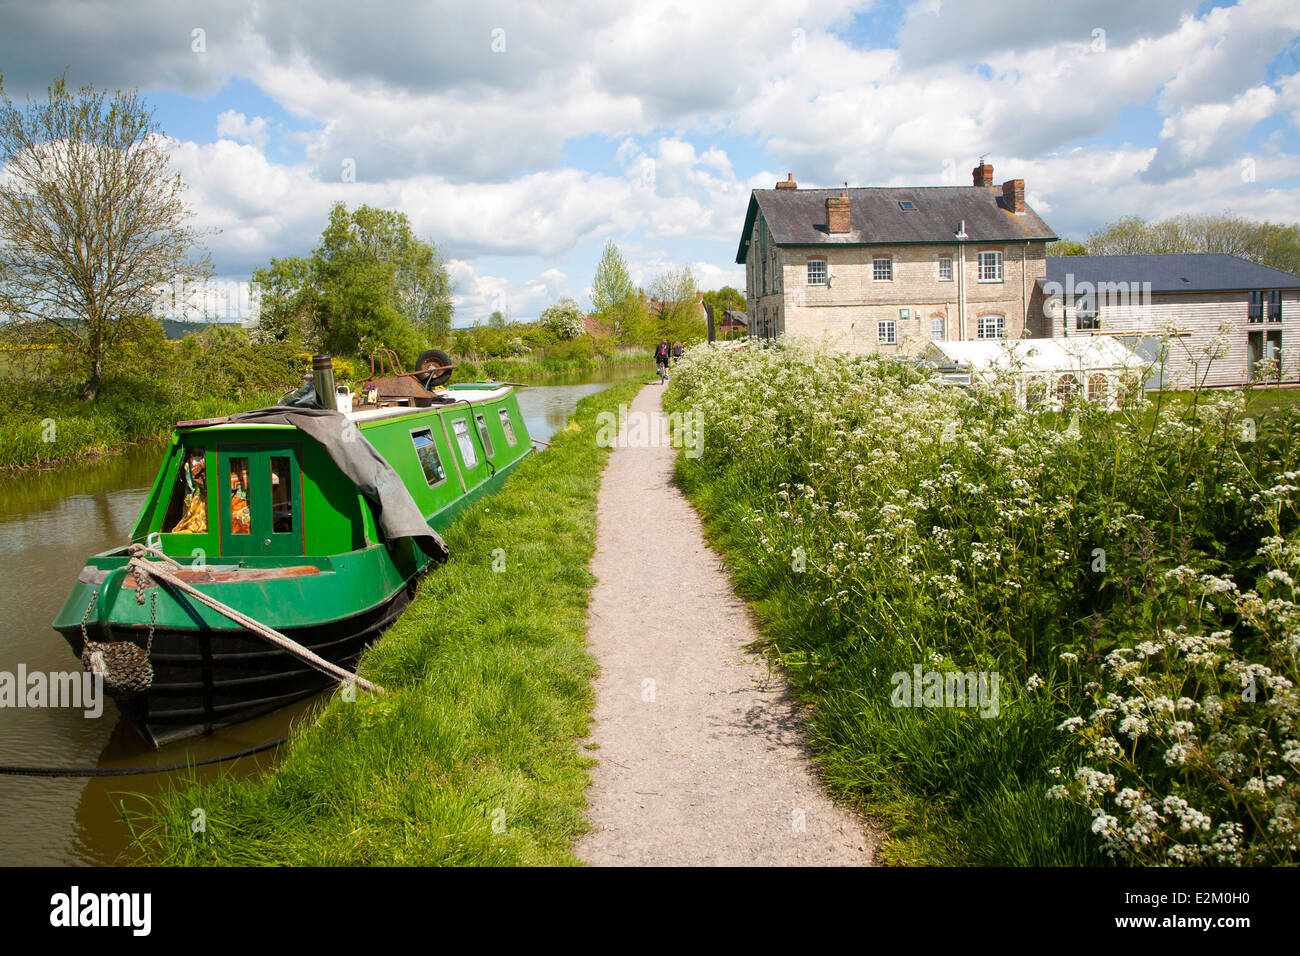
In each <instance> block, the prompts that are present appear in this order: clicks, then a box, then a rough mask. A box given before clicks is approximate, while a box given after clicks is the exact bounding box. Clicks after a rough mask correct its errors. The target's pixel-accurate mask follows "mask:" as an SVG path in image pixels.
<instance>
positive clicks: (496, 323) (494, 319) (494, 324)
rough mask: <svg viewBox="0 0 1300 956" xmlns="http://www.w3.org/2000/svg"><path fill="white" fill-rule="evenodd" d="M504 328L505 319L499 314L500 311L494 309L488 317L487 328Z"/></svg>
mask: <svg viewBox="0 0 1300 956" xmlns="http://www.w3.org/2000/svg"><path fill="white" fill-rule="evenodd" d="M505 327H506V317H505V316H504V315H502V314H501V310H500V309H494V310H493V311H492V314H491V315H489V316H488V328H490V329H504V328H505Z"/></svg>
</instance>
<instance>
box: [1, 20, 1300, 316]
mask: <svg viewBox="0 0 1300 956" xmlns="http://www.w3.org/2000/svg"><path fill="white" fill-rule="evenodd" d="M1298 37H1300V5H1297V4H1295V3H1294V2H1293V0H1288V2H1283V0H1242V2H1240V3H1237V4H1210V3H1200V4H1197V3H1189V2H1185V0H1182V2H1180V0H1144V2H1142V3H1133V2H1131V0H1091V2H1088V3H1058V4H1055V5H1053V6H1051V7H1045V6H1038V7H1032V8H1030V7H1026V6H1025V5H1024V4H1023V2H1020V0H1017V2H1009V0H983V2H981V3H980V4H970V3H965V4H957V3H950V2H947V0H921V2H916V3H883V2H855V0H820V2H817V3H813V2H811V0H809V2H800V0H786V2H776V0H771V2H769V0H749V2H740V0H734V2H733V0H719V2H716V3H711V4H709V5H703V4H675V3H671V2H663V3H661V2H655V3H646V2H635V3H633V4H630V5H627V6H624V7H611V5H608V4H600V3H595V2H583V0H578V2H570V3H565V4H548V3H529V4H526V5H524V4H511V3H502V2H495V0H484V2H480V3H476V4H475V5H473V6H472V7H466V6H465V5H463V4H458V3H444V2H435V3H409V4H408V3H389V4H380V5H378V6H373V7H366V8H362V7H356V6H349V7H339V6H337V5H332V4H327V3H315V2H310V0H308V2H302V3H296V4H293V5H291V6H290V5H285V6H279V5H270V4H261V5H248V4H244V3H238V2H224V0H214V2H212V3H205V4H203V5H187V4H184V3H179V4H178V3H168V2H164V0H143V2H121V3H112V4H109V3H106V2H98V0H81V2H70V0H69V2H65V0H51V2H47V3H43V4H39V5H28V6H21V5H16V4H15V5H5V6H3V7H0V73H3V74H4V76H5V87H6V90H7V91H8V92H9V93H10V95H11V96H13V97H14V98H15V99H21V98H22V97H23V96H25V95H27V94H29V93H39V92H40V91H42V90H43V89H44V87H45V85H46V84H48V82H49V80H50V78H51V77H53V76H54V75H56V74H58V73H60V72H62V71H63V70H64V69H65V68H67V69H68V74H69V79H70V81H71V82H73V83H75V84H81V83H89V84H92V85H96V86H103V87H110V88H116V87H138V88H139V89H140V90H141V91H142V93H143V94H144V95H145V97H146V98H147V100H148V101H149V102H150V103H151V104H152V105H153V106H154V107H155V108H156V110H157V118H158V120H159V122H160V124H161V126H162V128H163V130H164V131H165V132H166V133H167V134H168V135H169V136H171V137H174V138H175V139H176V140H177V143H176V145H175V147H174V150H173V161H174V162H175V164H176V166H177V168H178V169H179V171H180V172H181V174H182V175H183V177H184V178H185V181H186V182H187V184H188V185H189V189H190V199H191V202H192V204H193V206H194V208H195V210H196V213H197V215H198V224H199V225H200V226H202V227H205V228H208V229H211V230H213V234H212V235H211V236H210V237H209V240H208V247H209V249H210V250H211V253H212V257H213V261H214V264H215V265H216V267H217V271H218V273H219V274H220V275H221V276H222V277H224V278H225V279H227V280H246V279H247V278H248V277H249V275H250V274H251V271H252V270H253V269H254V268H256V267H257V266H259V265H263V264H265V263H266V262H267V261H269V259H270V258H271V257H273V256H288V255H305V254H307V253H308V252H310V250H311V248H312V246H313V245H314V243H315V241H316V239H317V238H318V236H319V234H320V231H321V228H322V227H323V226H324V222H325V216H326V213H327V211H328V209H329V206H330V204H331V203H333V202H337V201H343V202H346V203H348V204H349V205H357V204H360V203H370V204H373V205H383V206H387V207H391V208H397V209H401V210H403V211H404V212H406V213H407V214H408V216H409V217H410V218H411V221H412V223H413V225H414V226H415V229H416V231H417V232H418V233H419V234H420V235H421V236H424V237H426V238H428V239H431V240H433V241H434V242H435V243H436V244H437V245H438V247H439V248H440V249H441V250H442V252H443V253H444V255H445V256H446V257H447V260H448V267H449V269H450V271H451V273H452V276H453V279H454V280H455V282H456V285H457V313H456V320H455V321H456V323H457V324H458V325H463V324H468V323H469V322H472V321H474V320H481V319H484V318H486V316H487V315H488V314H489V313H490V312H491V311H492V309H494V308H502V309H503V311H507V312H508V313H509V314H510V315H511V316H512V317H516V318H522V319H527V318H531V317H534V316H536V315H537V314H538V313H539V312H540V311H541V310H542V309H543V308H545V307H546V305H548V304H550V303H551V302H553V301H555V299H557V298H558V297H560V296H563V295H570V296H573V297H574V298H577V299H578V300H579V301H580V302H583V303H584V304H586V303H587V302H588V301H589V299H588V287H589V285H590V282H591V277H592V274H593V272H594V269H595V264H596V260H597V258H598V257H599V255H600V252H601V249H602V247H603V246H604V244H605V242H606V241H607V240H611V239H612V240H613V241H615V242H616V243H617V244H618V245H619V247H620V249H622V250H623V252H624V255H625V256H626V258H627V259H628V261H629V264H630V265H631V268H632V271H633V274H634V277H635V278H637V279H638V280H639V281H641V282H643V283H649V282H650V281H651V280H652V279H653V277H654V276H655V275H656V274H658V273H660V272H662V271H663V270H665V269H669V268H678V267H681V266H683V265H689V266H690V268H691V269H692V271H693V272H694V273H695V275H696V278H697V281H698V282H699V284H700V285H701V287H703V288H716V287H718V286H721V285H724V284H731V285H736V286H740V285H741V284H742V281H743V271H742V269H741V268H740V267H738V266H737V265H736V264H735V262H734V261H733V260H734V255H735V249H736V244H737V238H738V234H739V230H740V228H741V224H742V222H743V217H744V212H745V205H746V202H747V199H748V196H749V191H750V190H751V189H752V188H755V187H758V188H770V187H771V186H772V185H773V183H774V182H775V181H776V179H778V178H784V177H785V174H786V173H787V172H792V173H793V174H794V176H795V178H796V180H798V182H799V183H800V184H801V185H807V186H826V185H832V184H838V183H840V182H845V181H847V182H849V183H850V184H851V185H864V186H865V185H902V184H917V185H942V184H964V183H967V182H969V179H968V177H969V170H970V169H971V167H972V166H974V165H975V163H976V161H977V159H978V157H979V156H981V155H983V156H987V157H988V160H989V162H991V163H993V165H994V168H995V178H997V179H999V180H1001V179H1002V178H1022V179H1024V180H1026V188H1027V197H1028V201H1029V203H1030V204H1031V205H1032V206H1033V207H1034V208H1035V209H1036V210H1037V211H1038V212H1039V213H1040V214H1041V215H1043V217H1044V218H1045V219H1046V220H1047V221H1048V223H1049V224H1051V225H1052V226H1053V227H1054V228H1055V229H1056V231H1057V232H1058V233H1059V234H1060V235H1064V236H1074V237H1077V238H1082V237H1083V236H1085V235H1086V234H1087V233H1088V232H1089V231H1091V230H1093V229H1096V228H1097V227H1099V226H1101V225H1103V224H1104V223H1106V222H1108V221H1111V220H1113V219H1116V218H1118V217H1120V216H1124V215H1134V214H1135V215H1142V216H1147V217H1151V218H1160V217H1164V216H1169V215H1176V214H1179V213H1204V212H1223V211H1224V210H1231V211H1232V212H1234V213H1238V214H1241V215H1247V216H1254V217H1258V218H1261V219H1263V218H1267V219H1271V220H1273V221H1286V222H1295V221H1300V38H1298ZM1247 169H1249V170H1250V175H1245V171H1246V170H1247ZM347 170H355V177H354V181H348V177H347V176H346V175H345V171H347Z"/></svg>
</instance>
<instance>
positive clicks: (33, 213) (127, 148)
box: [0, 77, 211, 401]
mask: <svg viewBox="0 0 1300 956" xmlns="http://www.w3.org/2000/svg"><path fill="white" fill-rule="evenodd" d="M0 101H2V103H0V168H3V169H4V173H5V175H4V178H3V180H0V313H5V314H7V315H8V317H9V320H10V322H11V324H12V325H14V326H15V327H17V328H18V329H23V328H27V329H30V330H32V331H33V332H34V333H35V334H37V335H45V336H48V335H49V334H50V333H51V332H54V334H55V335H56V336H57V338H58V340H59V343H60V344H61V345H62V346H63V347H64V348H65V349H67V350H69V351H71V352H72V353H73V354H74V355H75V357H76V359H77V362H78V364H79V366H80V368H81V369H82V370H83V371H84V374H85V377H86V379H85V384H84V385H83V386H82V388H81V398H82V400H83V401H93V400H94V398H95V396H96V395H97V394H98V393H99V388H100V384H101V382H102V380H103V376H104V364H105V360H106V358H107V357H108V355H109V353H110V352H111V351H112V349H113V348H114V346H115V344H116V343H117V342H118V340H119V339H121V338H123V337H124V336H129V335H131V334H132V333H133V331H138V323H139V320H140V319H141V318H142V317H144V316H147V315H148V313H149V311H150V308H151V306H152V304H153V302H154V300H155V299H156V298H157V295H158V289H159V287H162V286H167V285H172V284H173V283H177V282H185V281H192V280H197V279H201V278H204V277H207V276H209V275H210V274H211V264H210V262H209V261H208V259H207V257H206V255H203V256H202V258H200V259H197V260H196V259H193V258H192V250H194V248H195V246H196V244H197V243H198V241H199V239H200V237H201V235H202V233H200V232H199V231H198V230H195V229H193V228H191V227H190V226H189V225H188V222H189V220H190V219H192V218H193V216H194V213H193V211H192V210H191V209H190V208H189V207H188V206H187V205H186V204H185V200H184V192H185V185H184V183H182V181H181V177H180V174H179V173H175V172H173V170H172V169H171V162H170V157H169V155H168V152H167V143H168V141H167V140H166V139H165V138H164V137H163V136H162V134H161V130H160V128H159V126H158V124H157V123H156V122H155V121H154V119H153V111H152V110H150V109H149V108H148V107H146V105H145V104H144V102H143V101H142V100H141V99H140V97H139V94H138V93H137V92H136V91H131V92H125V93H124V92H122V91H120V90H119V91H118V92H116V93H115V94H114V95H113V97H112V99H111V100H110V99H109V97H108V95H107V93H105V92H102V91H96V90H94V89H92V88H91V87H88V86H83V87H81V88H80V89H79V90H77V91H76V92H75V93H74V92H72V91H70V90H69V89H68V87H67V82H66V78H64V77H59V78H56V79H55V80H54V83H53V84H52V85H51V86H50V87H49V95H48V99H47V100H46V101H45V102H41V103H33V102H32V101H31V100H29V101H28V103H27V108H26V109H25V110H20V109H18V108H17V107H16V106H14V104H13V102H12V101H11V100H10V99H9V96H8V95H7V94H6V93H5V92H4V81H3V77H0Z"/></svg>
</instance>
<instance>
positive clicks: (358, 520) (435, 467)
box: [132, 385, 531, 563]
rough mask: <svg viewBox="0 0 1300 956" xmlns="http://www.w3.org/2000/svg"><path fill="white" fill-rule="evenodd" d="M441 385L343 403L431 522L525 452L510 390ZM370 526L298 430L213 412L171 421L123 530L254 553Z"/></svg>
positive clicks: (197, 555) (340, 547)
mask: <svg viewBox="0 0 1300 956" xmlns="http://www.w3.org/2000/svg"><path fill="white" fill-rule="evenodd" d="M446 392H447V393H448V397H449V398H451V399H453V400H451V401H447V402H446V403H445V404H442V405H436V406H432V407H409V406H403V405H395V406H381V407H373V406H361V407H360V408H358V409H357V410H355V411H352V412H348V413H346V417H347V418H348V420H349V421H350V422H352V423H353V424H354V425H355V426H356V427H357V429H359V430H360V432H361V434H362V435H363V436H364V437H365V439H366V440H367V441H369V442H370V444H371V445H373V446H374V448H375V450H376V451H378V453H379V454H380V455H381V456H382V457H383V458H384V459H385V460H387V461H388V463H389V464H390V465H391V466H392V468H393V469H394V471H396V472H397V474H398V476H399V477H400V478H401V479H402V482H403V484H405V485H406V487H407V489H408V490H409V491H410V492H411V496H412V498H414V500H415V503H416V505H418V506H419V509H420V511H421V513H422V514H423V515H424V516H425V518H426V520H428V521H429V522H430V523H431V524H432V525H433V526H434V527H440V526H441V525H443V524H445V523H446V521H448V520H450V517H451V516H452V514H453V513H454V512H456V511H458V510H459V509H460V507H462V506H463V505H464V504H465V503H466V501H467V500H468V499H470V498H472V497H475V495H474V492H475V489H476V488H478V487H479V486H481V485H484V484H485V483H486V482H487V481H488V480H489V479H491V478H492V477H493V476H494V475H495V474H496V472H497V470H498V469H499V468H502V467H505V466H507V465H509V464H511V463H513V462H514V461H516V460H517V459H519V458H521V457H523V456H524V455H525V454H527V453H528V452H529V451H530V450H531V443H530V442H529V441H528V440H527V437H526V436H527V434H528V432H527V428H526V427H525V425H524V422H523V420H522V417H521V416H520V413H519V408H518V404H517V402H516V400H515V398H514V395H513V392H512V391H511V389H510V388H508V387H493V386H491V385H470V386H451V387H450V388H448V389H447V390H446ZM521 437H522V439H523V440H521ZM377 529H378V524H377V522H376V520H375V512H374V507H373V506H372V504H371V503H370V502H369V501H368V500H366V498H364V497H363V496H362V495H361V494H360V492H359V491H358V490H357V488H356V486H354V485H353V484H352V482H351V481H350V480H349V479H348V478H347V477H346V476H345V475H344V474H343V472H342V471H340V470H339V468H338V466H337V465H336V464H335V463H334V461H333V460H332V459H331V458H330V456H329V453H328V452H327V451H326V450H325V449H324V448H323V447H322V446H321V445H320V444H318V443H317V442H315V441H314V440H313V439H311V438H309V437H308V436H307V435H305V434H303V433H302V432H300V431H299V430H298V429H297V428H295V427H293V426H290V425H283V424H261V423H247V422H240V423H236V422H219V423H214V424H203V425H197V426H195V427H188V428H183V427H178V429H177V431H176V432H175V433H174V434H173V438H172V443H171V446H170V448H169V450H168V454H167V458H166V460H165V462H164V464H163V467H162V468H161V470H160V472H159V476H158V479H157V482H156V483H155V486H154V488H153V492H152V493H151V495H150V498H149V500H148V502H147V503H146V505H145V507H144V509H143V510H142V512H141V514H140V518H139V520H138V522H137V524H136V527H135V529H134V531H133V534H132V537H133V539H134V540H143V539H144V538H146V537H148V536H149V535H151V534H154V533H156V534H158V535H160V536H161V543H162V549H163V551H164V553H166V554H168V555H171V556H173V557H175V558H178V559H183V560H191V561H194V562H196V563H198V562H201V561H207V560H209V559H213V558H217V557H220V558H223V559H224V558H231V559H238V560H240V561H241V562H242V561H244V560H250V559H251V560H252V561H253V562H256V561H257V560H258V559H263V558H266V559H282V558H284V557H288V556H295V555H297V556H312V555H338V554H343V553H346V552H350V551H356V550H359V549H362V548H365V547H367V546H369V545H371V544H375V543H378V542H379V541H380V540H382V533H381V532H380V531H379V530H377Z"/></svg>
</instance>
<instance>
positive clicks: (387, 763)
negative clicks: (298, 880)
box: [135, 382, 643, 866]
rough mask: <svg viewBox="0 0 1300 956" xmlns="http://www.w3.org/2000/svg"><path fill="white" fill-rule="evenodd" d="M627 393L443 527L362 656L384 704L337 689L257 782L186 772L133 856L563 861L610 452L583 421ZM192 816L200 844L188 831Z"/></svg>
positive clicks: (142, 831)
mask: <svg viewBox="0 0 1300 956" xmlns="http://www.w3.org/2000/svg"><path fill="white" fill-rule="evenodd" d="M642 384H643V383H642V382H629V383H625V384H621V385H615V386H613V387H611V388H609V389H607V390H605V391H602V392H600V393H598V394H596V395H593V396H590V397H588V398H585V399H583V400H582V401H581V402H580V403H579V404H578V410H577V413H576V414H575V416H574V418H573V419H572V420H571V421H570V423H569V426H568V427H567V428H566V429H564V430H562V431H560V432H559V433H558V434H556V435H555V437H554V442H553V445H552V447H551V448H550V449H549V450H547V451H545V452H543V453H541V454H535V455H530V456H529V457H528V458H527V459H525V460H524V461H523V462H521V463H520V465H519V467H518V468H517V470H516V472H515V474H514V475H512V476H511V478H510V480H509V481H508V482H507V483H506V486H505V488H503V489H502V490H501V492H499V493H498V494H496V495H494V496H492V497H490V498H487V499H485V500H484V501H483V503H482V504H480V505H478V506H475V507H474V508H473V509H471V510H470V511H468V512H467V513H466V514H465V515H464V516H462V517H461V518H460V519H459V520H458V521H457V522H456V523H455V524H454V525H453V526H452V527H451V528H449V529H448V531H447V532H446V534H445V537H446V540H447V543H448V545H449V546H450V548H451V553H452V558H451V559H450V560H449V561H448V562H447V564H446V565H444V566H442V567H440V568H438V569H436V570H435V571H433V572H432V573H431V574H429V575H428V576H427V577H426V578H425V579H424V581H423V582H422V584H421V586H420V591H419V594H418V596H417V598H416V600H415V601H414V602H413V603H412V604H411V606H410V607H409V608H408V609H407V611H406V613H404V614H403V615H402V617H401V618H400V619H399V620H398V622H397V623H396V624H395V625H394V626H393V627H392V628H390V629H389V630H388V631H387V632H386V633H385V634H384V636H383V637H382V638H381V639H380V641H378V642H377V643H376V644H375V645H374V646H373V647H371V649H370V650H369V651H368V652H367V653H366V655H365V657H364V658H363V660H362V665H361V673H362V674H363V675H364V676H365V677H367V678H368V679H370V680H372V681H376V682H378V683H379V684H381V685H383V686H384V687H385V688H386V689H387V690H388V693H387V694H386V695H384V696H383V697H379V698H370V697H367V696H366V695H365V694H358V695H357V698H356V700H355V701H353V702H348V701H346V700H344V699H343V698H342V695H340V694H335V696H334V697H333V698H332V699H331V700H329V701H328V703H326V704H325V705H324V706H323V708H322V709H320V710H319V711H318V712H317V713H316V715H315V716H314V717H313V718H312V719H310V720H309V721H307V722H305V723H304V724H303V725H301V726H299V727H298V728H296V730H295V731H294V733H293V735H292V737H291V739H290V741H289V743H287V744H286V745H285V747H284V748H282V750H281V752H280V760H279V762H278V765H277V766H276V768H275V769H274V770H273V771H271V772H269V773H267V774H265V775H263V776H261V777H257V778H253V779H237V778H235V777H233V776H230V775H224V776H222V777H221V778H219V779H218V780H217V781H215V782H213V783H211V784H206V785H201V784H199V783H197V782H196V780H195V778H193V777H190V778H185V779H182V780H179V781H178V782H177V783H176V784H175V785H174V787H173V789H171V790H170V791H168V792H167V793H164V794H163V795H162V796H160V797H157V798H153V799H152V800H149V801H148V803H149V805H150V812H149V816H148V819H147V820H146V821H145V822H144V823H143V824H142V825H141V824H137V826H136V844H135V848H136V849H137V850H138V851H139V854H140V858H141V861H142V862H146V863H152V864H180V865H282V864H289V865H299V866H318V865H319V866H323V865H330V866H333V865H372V864H375V865H405V864H410V865H417V864H418V865H443V864H446V865H489V866H492V865H565V864H574V863H576V862H577V860H576V858H575V857H574V856H573V855H572V853H571V850H570V847H571V844H572V842H573V840H574V839H575V838H576V837H577V836H578V835H579V834H581V833H582V832H584V830H585V829H586V828H587V822H586V818H585V815H584V812H583V811H584V808H585V806H586V802H585V797H584V791H585V789H586V786H587V772H586V771H587V767H588V766H589V765H590V763H591V760H590V758H587V757H584V756H582V755H581V754H580V751H579V748H578V745H577V743H576V741H577V739H578V738H580V737H582V736H583V735H585V734H586V732H587V725H588V721H589V712H590V709H591V705H592V703H593V699H594V698H593V692H592V689H591V683H590V681H591V678H592V676H593V674H594V673H595V663H594V661H593V660H592V659H591V657H590V656H589V655H588V653H587V651H586V613H587V602H588V597H589V592H590V589H591V586H592V584H593V583H594V579H593V578H592V576H591V574H590V572H589V571H588V563H589V561H590V558H591V555H592V553H593V552H594V550H595V542H596V518H595V502H596V492H597V489H598V487H599V484H600V474H601V471H602V469H603V467H604V464H605V460H606V458H607V457H608V455H609V449H607V448H600V447H597V445H596V443H595V433H596V416H597V415H598V414H599V413H600V412H601V411H605V410H613V409H615V408H617V406H618V404H619V403H620V402H629V401H630V400H631V398H632V396H633V395H635V394H636V392H637V391H638V390H639V389H640V388H641V386H642ZM498 548H499V549H502V551H504V561H505V565H506V570H505V571H504V572H500V573H494V572H493V569H492V566H493V562H494V559H495V558H498V557H499V556H500V552H496V549H498ZM141 799H144V798H141ZM194 808H202V809H203V810H204V812H205V814H206V832H204V833H201V834H193V833H191V832H190V821H191V811H192V810H193V809H194Z"/></svg>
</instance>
